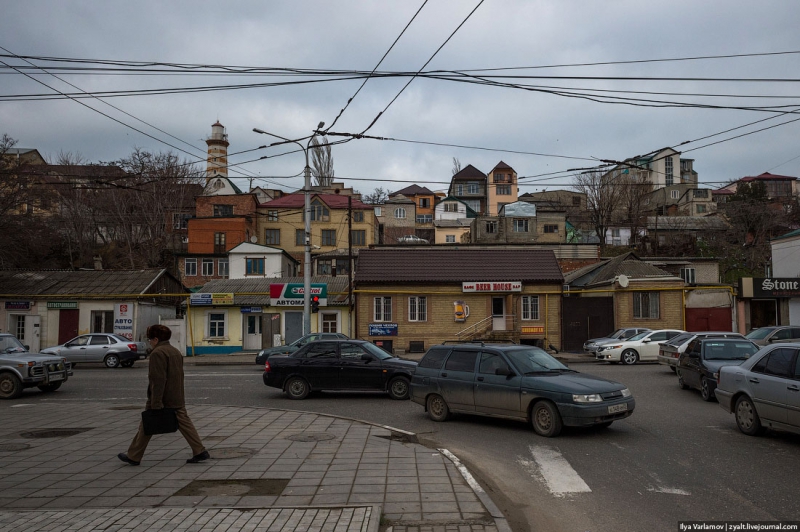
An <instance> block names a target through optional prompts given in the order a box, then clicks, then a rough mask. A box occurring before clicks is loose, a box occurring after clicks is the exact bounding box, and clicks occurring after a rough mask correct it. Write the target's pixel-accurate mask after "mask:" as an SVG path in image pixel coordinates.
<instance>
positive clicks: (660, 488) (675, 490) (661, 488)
mask: <svg viewBox="0 0 800 532" xmlns="http://www.w3.org/2000/svg"><path fill="white" fill-rule="evenodd" d="M649 475H650V476H651V477H652V478H653V480H655V481H656V484H657V485H656V486H655V487H653V486H647V491H652V492H653V493H667V494H669V495H691V493H689V492H688V491H686V490H682V489H680V488H668V487H666V486H663V485H660V484H664V483H663V482H662V481H661V478H659V476H658V475H656V474H655V473H649Z"/></svg>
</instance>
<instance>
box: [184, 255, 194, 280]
mask: <svg viewBox="0 0 800 532" xmlns="http://www.w3.org/2000/svg"><path fill="white" fill-rule="evenodd" d="M183 274H184V275H186V276H187V277H191V276H194V275H197V259H185V260H184V261H183Z"/></svg>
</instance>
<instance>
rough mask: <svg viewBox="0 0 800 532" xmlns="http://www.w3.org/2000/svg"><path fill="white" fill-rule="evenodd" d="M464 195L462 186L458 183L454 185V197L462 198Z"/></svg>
mask: <svg viewBox="0 0 800 532" xmlns="http://www.w3.org/2000/svg"><path fill="white" fill-rule="evenodd" d="M463 195H464V185H463V184H461V183H459V184H458V185H456V196H463Z"/></svg>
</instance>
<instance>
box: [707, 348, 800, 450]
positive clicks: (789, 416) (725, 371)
mask: <svg viewBox="0 0 800 532" xmlns="http://www.w3.org/2000/svg"><path fill="white" fill-rule="evenodd" d="M799 350H800V343H793V344H782V345H780V346H769V347H764V348H762V349H761V350H760V351H759V352H758V353H756V354H755V355H753V356H751V357H750V358H749V359H748V360H746V361H745V362H743V363H742V364H741V365H740V366H728V367H724V368H721V369H720V370H719V378H718V380H717V400H718V401H719V406H721V407H722V409H723V410H725V411H726V412H728V413H733V414H734V415H735V416H736V425H737V426H738V427H739V430H740V431H742V432H743V433H745V434H748V435H750V436H755V435H758V434H761V433H763V432H764V430H765V429H767V428H770V429H776V430H783V431H787V432H793V433H795V434H800V356H798V352H799Z"/></svg>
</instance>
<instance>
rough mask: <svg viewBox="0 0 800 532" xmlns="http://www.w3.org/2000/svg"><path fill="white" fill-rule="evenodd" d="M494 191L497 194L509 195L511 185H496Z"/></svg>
mask: <svg viewBox="0 0 800 532" xmlns="http://www.w3.org/2000/svg"><path fill="white" fill-rule="evenodd" d="M495 192H496V193H497V195H498V196H510V195H511V185H496V188H495Z"/></svg>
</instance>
